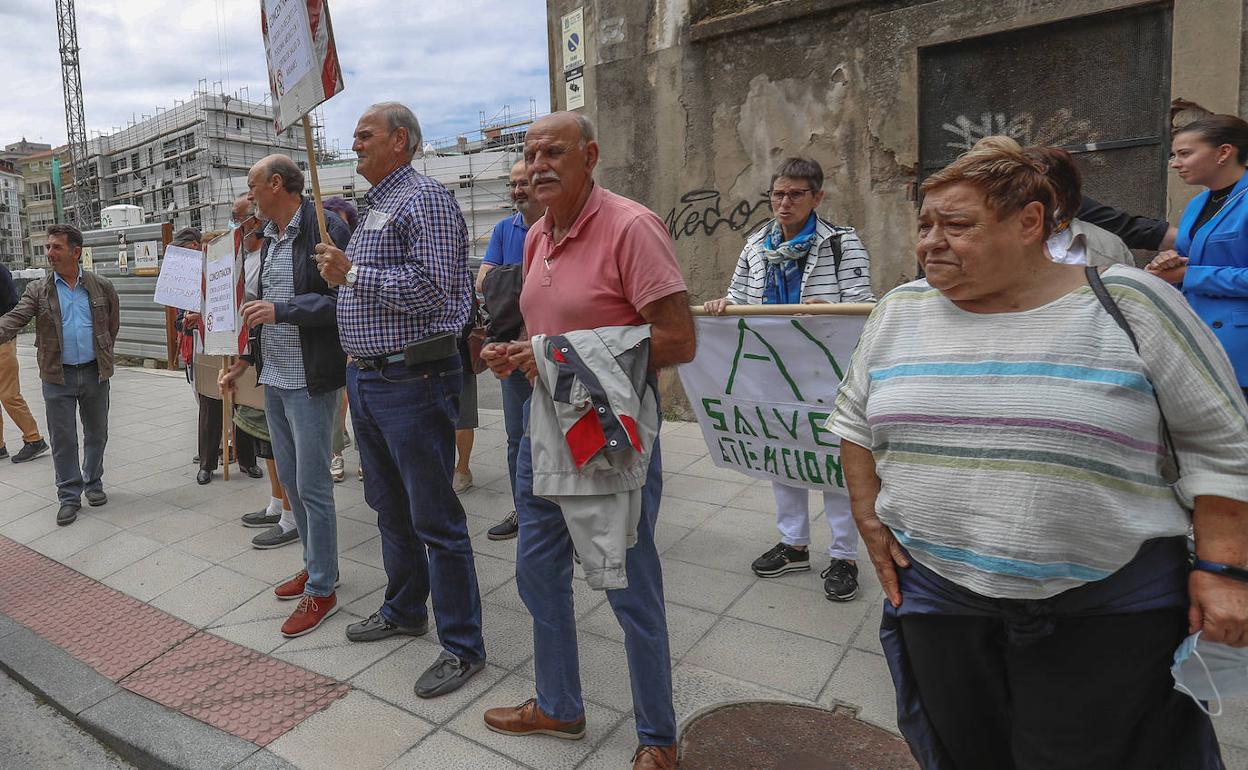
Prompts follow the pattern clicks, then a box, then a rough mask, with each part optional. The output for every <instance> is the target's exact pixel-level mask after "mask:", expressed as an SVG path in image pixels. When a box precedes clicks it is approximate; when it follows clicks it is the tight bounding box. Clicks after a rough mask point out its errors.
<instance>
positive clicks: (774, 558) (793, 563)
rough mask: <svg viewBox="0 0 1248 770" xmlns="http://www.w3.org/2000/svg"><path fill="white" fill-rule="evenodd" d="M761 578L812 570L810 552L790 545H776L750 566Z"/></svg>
mask: <svg viewBox="0 0 1248 770" xmlns="http://www.w3.org/2000/svg"><path fill="white" fill-rule="evenodd" d="M750 569H752V570H754V574H755V575H758V576H759V577H777V576H779V575H783V574H784V573H786V572H796V571H798V570H805V569H810V551H809V550H802V549H800V548H794V547H793V546H791V545H789V544H788V543H776V546H775V547H774V548H772V549H771V550H770V551H768V552H767V553H765V554H763V555H762V556H760V557H758V558H757V559H755V560H754V563H753V564H751V565H750Z"/></svg>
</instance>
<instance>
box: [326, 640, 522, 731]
mask: <svg viewBox="0 0 1248 770" xmlns="http://www.w3.org/2000/svg"><path fill="white" fill-rule="evenodd" d="M437 655H438V647H437V646H436V645H435V644H433V643H431V642H426V641H425V640H423V639H421V640H419V641H417V642H415V643H413V644H409V645H407V646H406V647H403V648H402V649H400V650H398V651H396V652H395V653H393V654H392V655H389V656H387V657H385V658H383V659H381V660H379V661H377V662H376V663H374V664H373V665H371V666H369V667H368V668H366V669H364V670H363V671H361V672H360V673H358V674H356V675H355V677H354V678H352V679H351V684H352V685H353V686H355V687H358V688H360V689H361V690H364V691H366V692H370V693H372V694H373V695H376V696H377V697H378V698H381V699H382V700H384V701H387V702H389V703H393V704H394V705H396V706H398V707H399V708H401V709H403V710H404V711H410V712H411V713H413V714H415V715H416V716H418V717H420V718H421V719H424V720H425V721H428V722H432V723H433V724H436V725H442V724H446V722H447V721H448V720H450V719H451V717H453V716H455V715H456V714H458V713H459V712H460V710H461V709H463V708H464V706H467V705H468V704H469V703H471V702H472V701H474V700H476V699H477V698H478V697H480V696H481V695H482V694H484V693H485V691H486V690H488V689H490V688H491V687H493V686H494V685H495V684H496V683H497V682H498V681H499V680H501V679H502V678H503V677H504V676H506V675H507V673H508V672H507V671H506V670H505V669H502V668H499V667H498V666H493V665H490V664H488V663H487V664H486V666H485V668H483V669H482V670H481V671H480V672H478V673H477V674H476V675H474V676H473V677H472V679H470V680H468V682H467V684H465V685H464V686H463V687H461V688H460V689H458V690H456V691H455V692H453V693H451V694H450V695H443V696H442V697H440V698H418V697H416V693H415V691H414V689H413V688H414V687H415V685H416V679H417V678H418V677H419V676H420V675H421V674H422V673H424V671H425V669H426V668H428V667H429V666H430V665H431V664H432V662H433V661H434V660H435V659H436V658H437Z"/></svg>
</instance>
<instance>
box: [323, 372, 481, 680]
mask: <svg viewBox="0 0 1248 770" xmlns="http://www.w3.org/2000/svg"><path fill="white" fill-rule="evenodd" d="M461 380H462V370H461V369H460V362H459V356H458V355H456V356H453V357H450V358H445V359H443V360H441V361H431V362H429V363H425V364H419V365H416V366H412V367H408V366H407V365H405V364H390V365H388V366H386V367H385V369H383V370H382V371H375V370H368V369H361V368H359V367H358V366H356V365H354V364H352V365H348V366H347V394H348V396H349V397H350V399H351V423H352V425H353V426H354V427H355V438H356V442H357V443H358V446H359V449H360V462H361V464H362V465H363V467H364V499H365V500H366V501H367V502H368V504H369V506H370V507H371V508H372V509H373V510H374V511H376V512H377V527H378V529H380V530H381V558H382V562H383V563H384V564H385V567H386V577H387V578H388V584H387V585H386V599H385V602H384V603H383V604H382V606H381V614H382V615H383V616H384V617H385V618H386V619H387V620H389V621H390V622H391V623H395V624H397V625H400V626H406V627H408V628H415V627H417V626H420V625H423V624H424V623H425V622H426V621H427V619H428V614H427V611H426V610H425V602H426V601H428V599H429V596H430V594H432V595H433V615H434V620H435V621H436V623H437V626H438V639H439V640H440V641H441V643H442V646H443V647H444V648H446V650H447V651H448V652H451V653H453V654H454V655H455V656H456V657H458V658H459V659H460V660H462V661H465V662H469V663H475V662H477V661H480V660H485V641H484V640H483V639H482V638H481V594H480V592H479V590H478V589H477V568H476V563H475V562H474V561H473V556H472V541H471V540H469V538H468V519H467V516H466V515H465V514H464V507H463V506H462V505H460V502H459V497H458V496H457V495H456V494H455V492H454V490H452V489H451V470H452V468H454V466H455V421H456V419H457V418H458V414H459V389H460V385H461Z"/></svg>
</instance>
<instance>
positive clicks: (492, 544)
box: [472, 507, 516, 564]
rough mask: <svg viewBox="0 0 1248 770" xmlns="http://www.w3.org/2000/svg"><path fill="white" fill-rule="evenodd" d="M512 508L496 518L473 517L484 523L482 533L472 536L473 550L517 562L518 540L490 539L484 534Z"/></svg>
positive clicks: (474, 519) (476, 520)
mask: <svg viewBox="0 0 1248 770" xmlns="http://www.w3.org/2000/svg"><path fill="white" fill-rule="evenodd" d="M510 510H511V508H510V507H509V508H508V509H507V510H506V511H503V512H502V513H500V514H499V515H498V516H497V517H496V518H494V519H490V520H488V521H486V520H483V519H482V518H481V517H479V516H474V517H473V519H472V520H473V521H475V522H476V523H478V524H480V525H482V526H481V532H482V534H478V535H474V536H473V538H472V550H473V551H475V552H476V553H479V554H484V555H485V556H493V557H494V558H495V559H502V560H504V561H509V562H511V563H512V564H515V562H516V541H515V539H514V538H513V539H511V540H490V539H489V538H488V537H486V536H485V534H484V531H485V530H487V529H489V528H490V527H492V526H494V525H495V524H497V523H498V522H500V521H502V519H503V516H504V515H506V514H507V512H508V511H510Z"/></svg>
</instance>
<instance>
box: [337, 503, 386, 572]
mask: <svg viewBox="0 0 1248 770" xmlns="http://www.w3.org/2000/svg"><path fill="white" fill-rule="evenodd" d="M344 521H350V519H344V518H342V517H341V516H339V517H338V524H339V525H341V524H342V523H343V522H344ZM338 552H339V554H340V555H341V557H342V558H344V559H350V560H351V561H358V562H359V563H360V564H367V565H368V566H370V567H376V568H377V569H382V570H384V569H385V564H384V563H383V562H382V560H381V535H377V536H376V537H373V538H370V539H368V540H365V541H364V542H362V543H360V544H359V545H357V546H354V547H352V548H347V549H344V548H343V547H342V545H341V544H340V545H339V546H338Z"/></svg>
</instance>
